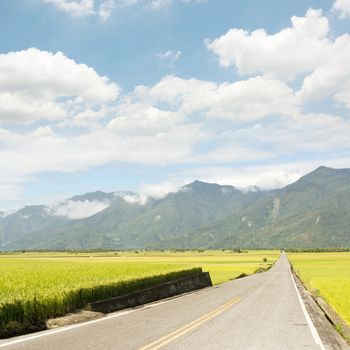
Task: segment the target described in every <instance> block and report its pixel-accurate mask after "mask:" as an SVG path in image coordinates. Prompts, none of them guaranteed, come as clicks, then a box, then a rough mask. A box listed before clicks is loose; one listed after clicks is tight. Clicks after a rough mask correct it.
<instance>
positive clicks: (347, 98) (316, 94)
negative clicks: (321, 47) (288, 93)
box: [298, 34, 350, 109]
mask: <svg viewBox="0 0 350 350" xmlns="http://www.w3.org/2000/svg"><path fill="white" fill-rule="evenodd" d="M324 54H325V55H326V54H327V53H326V52H325V53H324ZM328 54H330V56H329V58H328V60H327V61H326V62H324V63H323V64H322V65H321V66H320V67H318V68H317V69H315V70H314V71H313V72H312V74H310V75H309V76H307V77H306V78H305V80H304V82H303V84H302V88H301V90H300V91H299V93H298V96H299V98H300V99H301V102H302V103H304V104H305V103H307V102H310V101H317V100H322V99H325V98H327V97H331V98H333V99H334V100H335V101H336V102H338V103H340V104H343V105H345V107H347V108H348V109H350V35H349V34H344V35H342V36H340V37H338V38H336V39H335V41H334V43H333V44H332V46H331V47H329V49H328Z"/></svg>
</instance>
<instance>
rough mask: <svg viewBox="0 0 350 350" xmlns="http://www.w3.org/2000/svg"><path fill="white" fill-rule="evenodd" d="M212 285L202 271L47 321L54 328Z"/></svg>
mask: <svg viewBox="0 0 350 350" xmlns="http://www.w3.org/2000/svg"><path fill="white" fill-rule="evenodd" d="M212 285H213V284H212V281H211V278H210V274H209V272H202V273H198V274H195V275H192V276H186V277H183V278H179V279H177V280H175V281H170V282H166V283H163V284H160V285H157V286H153V287H150V288H147V289H142V290H140V291H137V292H133V293H130V294H125V295H121V296H119V297H115V298H111V299H107V300H102V301H98V302H94V303H91V304H90V305H89V306H88V309H89V310H81V311H79V312H77V313H73V314H68V315H65V316H63V317H58V318H55V319H50V320H48V321H47V323H46V325H47V328H48V329H53V328H57V327H62V326H67V325H72V324H77V323H82V322H86V321H92V320H95V319H98V318H102V317H104V316H105V314H108V313H110V312H114V311H119V310H123V309H129V308H134V307H137V306H141V305H145V304H149V303H152V302H156V301H158V300H162V299H166V298H171V297H175V296H178V295H181V294H185V293H189V292H193V291H196V290H199V289H204V288H207V287H211V286H212Z"/></svg>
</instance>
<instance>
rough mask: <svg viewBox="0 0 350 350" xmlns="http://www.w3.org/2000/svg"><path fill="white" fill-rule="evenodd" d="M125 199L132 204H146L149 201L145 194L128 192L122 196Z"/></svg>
mask: <svg viewBox="0 0 350 350" xmlns="http://www.w3.org/2000/svg"><path fill="white" fill-rule="evenodd" d="M122 198H123V200H124V201H125V202H127V203H130V204H138V205H145V204H146V203H147V201H148V197H147V195H145V194H142V193H141V194H136V193H135V194H127V195H124V196H122Z"/></svg>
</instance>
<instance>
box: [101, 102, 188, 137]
mask: <svg viewBox="0 0 350 350" xmlns="http://www.w3.org/2000/svg"><path fill="white" fill-rule="evenodd" d="M117 114H119V116H118V117H117V118H115V119H113V120H111V121H110V122H109V125H108V128H109V129H110V130H113V131H115V132H116V133H117V134H119V135H123V136H126V135H129V136H132V135H134V136H136V135H143V136H157V135H158V136H160V135H161V133H164V132H168V131H169V130H171V128H173V127H176V125H177V124H179V123H180V122H181V121H182V119H183V118H182V116H181V114H180V113H177V112H171V111H166V110H165V111H164V110H160V109H158V108H156V107H153V106H151V105H147V104H143V103H135V104H132V103H125V104H123V105H122V106H120V108H119V109H118V112H117Z"/></svg>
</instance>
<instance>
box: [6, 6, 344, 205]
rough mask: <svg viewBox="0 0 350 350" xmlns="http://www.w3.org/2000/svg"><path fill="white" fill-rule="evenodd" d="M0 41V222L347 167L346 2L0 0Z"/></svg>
mask: <svg viewBox="0 0 350 350" xmlns="http://www.w3.org/2000/svg"><path fill="white" fill-rule="evenodd" d="M0 32H1V37H0V210H9V209H16V208H20V207H22V206H25V205H29V204H39V203H49V202H54V201H59V200H60V199H62V198H66V197H69V196H72V195H75V194H81V193H85V192H89V191H95V190H103V191H106V192H109V191H117V190H132V191H135V192H139V193H143V194H144V195H151V196H157V197H161V196H164V195H166V194H167V193H169V192H172V191H176V189H177V188H179V186H182V185H184V184H186V183H189V182H191V181H193V180H195V179H199V180H202V181H208V182H217V183H220V184H230V185H234V186H236V187H238V188H242V189H247V188H251V187H252V186H258V187H259V188H262V189H270V188H279V187H283V186H285V185H287V184H289V183H291V182H294V181H296V180H297V179H298V178H299V177H300V176H302V175H304V174H306V173H308V172H310V171H312V170H314V169H315V168H317V167H318V166H321V165H325V166H330V167H335V168H349V167H350V121H349V110H350V0H336V1H335V0H318V1H314V0H303V1H295V0H285V1H279V0H265V1H261V0H247V1H232V0H80V1H78V0H76V1H70V0H11V1H1V2H0Z"/></svg>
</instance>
